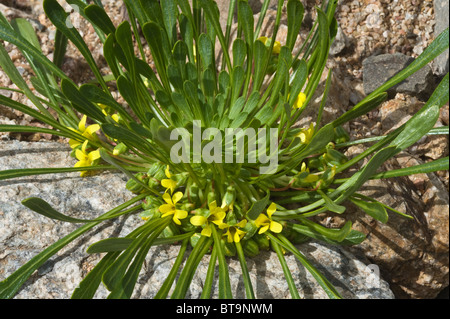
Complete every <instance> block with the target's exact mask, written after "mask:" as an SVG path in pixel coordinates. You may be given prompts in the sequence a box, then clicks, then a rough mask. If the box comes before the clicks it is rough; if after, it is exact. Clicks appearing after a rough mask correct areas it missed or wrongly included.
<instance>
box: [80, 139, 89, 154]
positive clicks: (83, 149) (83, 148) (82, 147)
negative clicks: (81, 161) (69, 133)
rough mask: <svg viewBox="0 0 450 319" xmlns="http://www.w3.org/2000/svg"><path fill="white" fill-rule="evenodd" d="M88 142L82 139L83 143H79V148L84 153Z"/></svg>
mask: <svg viewBox="0 0 450 319" xmlns="http://www.w3.org/2000/svg"><path fill="white" fill-rule="evenodd" d="M88 142H89V141H88V140H86V141H84V143H83V145H81V150H82V151H83V153H86V149H87V145H88Z"/></svg>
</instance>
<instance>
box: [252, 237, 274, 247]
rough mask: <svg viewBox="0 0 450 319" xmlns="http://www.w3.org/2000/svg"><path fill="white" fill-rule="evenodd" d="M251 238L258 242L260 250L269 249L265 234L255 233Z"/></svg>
mask: <svg viewBox="0 0 450 319" xmlns="http://www.w3.org/2000/svg"><path fill="white" fill-rule="evenodd" d="M252 239H253V240H254V241H255V242H256V243H257V244H258V247H259V249H260V250H269V248H270V241H269V238H268V237H267V236H266V235H265V234H255V236H253V237H252Z"/></svg>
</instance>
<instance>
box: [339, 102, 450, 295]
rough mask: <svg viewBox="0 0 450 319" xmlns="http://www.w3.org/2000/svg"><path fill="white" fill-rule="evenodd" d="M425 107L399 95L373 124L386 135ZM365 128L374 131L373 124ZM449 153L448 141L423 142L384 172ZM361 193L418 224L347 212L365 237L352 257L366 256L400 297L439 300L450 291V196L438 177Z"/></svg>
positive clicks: (389, 182) (372, 186)
mask: <svg viewBox="0 0 450 319" xmlns="http://www.w3.org/2000/svg"><path fill="white" fill-rule="evenodd" d="M423 105H424V103H423V102H421V101H419V100H418V99H417V98H414V97H411V96H407V95H403V94H397V95H396V98H395V99H393V100H389V101H387V102H385V103H383V104H382V105H381V106H380V108H379V112H378V115H377V117H376V118H374V119H373V120H374V121H373V122H374V123H381V130H382V132H383V134H385V133H387V132H390V131H392V130H394V129H395V128H397V127H399V126H400V125H401V124H403V123H404V122H406V121H407V120H408V119H409V118H411V116H412V115H413V114H414V113H416V112H417V111H418V110H419V109H420V108H421V107H422V106H423ZM438 122H439V121H438ZM374 123H372V125H373V126H374V125H375V124H374ZM366 125H367V126H368V127H371V124H369V123H367V124H366ZM438 125H441V124H439V123H438ZM448 148H449V147H448V137H447V136H439V135H430V136H427V137H424V138H423V139H421V140H420V141H419V142H418V143H416V144H415V145H413V146H412V147H410V148H409V149H407V150H406V151H403V152H402V153H401V154H399V155H398V156H396V158H395V159H392V160H391V161H389V162H388V163H386V164H385V165H384V167H383V171H386V170H392V169H397V168H401V167H410V166H415V165H419V164H422V163H424V161H425V160H427V161H428V160H431V159H437V158H442V157H445V156H448ZM364 149H365V148H364V147H363V146H360V145H358V146H353V147H352V148H349V149H348V153H346V155H347V156H348V157H350V158H351V157H353V156H354V155H356V154H359V153H361V152H362V151H363V150H364ZM361 165H364V163H361ZM447 178H448V177H447ZM447 183H448V182H447ZM359 192H360V193H362V194H364V195H366V196H370V197H372V198H374V199H376V200H377V201H380V202H382V203H384V204H386V205H388V206H390V207H392V208H394V209H396V210H397V211H400V212H403V213H406V214H408V215H411V216H413V217H414V219H413V220H410V219H406V218H403V217H401V216H399V215H397V214H395V213H393V212H389V221H388V223H387V224H382V223H380V222H377V221H375V220H374V219H373V218H371V217H369V216H367V215H365V214H364V213H362V212H361V211H358V210H357V209H356V208H355V207H353V206H349V210H348V212H347V214H346V215H345V217H347V218H349V219H350V220H352V221H353V222H354V225H353V226H354V228H355V229H357V230H360V231H362V232H364V233H365V234H366V235H367V239H366V240H365V241H364V242H363V243H362V244H360V245H358V246H355V247H353V248H351V251H353V252H354V251H355V250H358V251H360V252H362V253H363V254H364V255H365V256H366V257H367V258H368V259H369V260H370V261H371V262H373V263H374V264H376V265H378V266H379V267H380V271H381V274H382V276H384V277H385V278H386V279H387V280H388V281H389V282H390V283H391V287H392V289H393V291H394V293H395V294H396V297H398V298H435V297H436V296H437V295H438V293H439V292H440V291H441V290H442V289H443V288H445V287H446V286H448V278H449V239H448V238H449V226H448V225H449V224H448V214H449V196H448V191H447V187H446V186H445V184H444V183H443V181H441V179H439V177H438V174H437V173H429V174H415V175H411V176H408V177H401V178H391V179H384V180H371V181H368V182H367V183H366V184H365V185H364V186H363V188H362V189H361V190H360V191H359ZM352 207H353V208H352ZM334 226H336V227H340V226H341V225H340V224H336V225H334Z"/></svg>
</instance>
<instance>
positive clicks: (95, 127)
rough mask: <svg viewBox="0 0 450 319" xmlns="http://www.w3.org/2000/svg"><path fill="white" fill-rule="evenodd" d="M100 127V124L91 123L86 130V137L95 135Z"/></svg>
mask: <svg viewBox="0 0 450 319" xmlns="http://www.w3.org/2000/svg"><path fill="white" fill-rule="evenodd" d="M99 129H100V125H98V124H93V125H89V126H88V128H87V129H86V130H85V133H84V134H83V135H84V136H86V135H87V136H86V137H91V138H92V137H93V135H94V133H95V132H97V131H98V130H99Z"/></svg>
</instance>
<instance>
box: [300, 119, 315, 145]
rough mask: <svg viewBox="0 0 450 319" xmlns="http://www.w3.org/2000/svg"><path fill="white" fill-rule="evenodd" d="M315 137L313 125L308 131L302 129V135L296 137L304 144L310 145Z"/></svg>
mask: <svg viewBox="0 0 450 319" xmlns="http://www.w3.org/2000/svg"><path fill="white" fill-rule="evenodd" d="M313 135H314V124H313V123H311V124H310V125H309V128H308V129H302V130H301V131H300V133H298V134H297V135H296V137H298V138H299V139H300V141H301V142H302V144H308V143H309V142H311V139H312V137H313Z"/></svg>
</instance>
